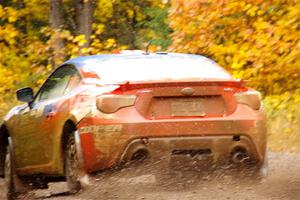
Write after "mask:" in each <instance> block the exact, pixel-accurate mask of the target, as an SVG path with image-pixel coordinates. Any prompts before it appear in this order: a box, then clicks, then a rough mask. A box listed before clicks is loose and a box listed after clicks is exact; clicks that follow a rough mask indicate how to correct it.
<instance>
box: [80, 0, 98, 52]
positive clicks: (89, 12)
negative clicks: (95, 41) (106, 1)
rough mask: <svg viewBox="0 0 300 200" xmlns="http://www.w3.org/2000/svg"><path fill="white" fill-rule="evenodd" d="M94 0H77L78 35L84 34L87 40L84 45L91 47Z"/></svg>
mask: <svg viewBox="0 0 300 200" xmlns="http://www.w3.org/2000/svg"><path fill="white" fill-rule="evenodd" d="M93 11H94V1H93V0H77V1H76V21H77V30H76V32H77V35H84V36H85V40H86V42H85V43H84V45H83V47H89V46H90V43H91V35H92V23H93Z"/></svg>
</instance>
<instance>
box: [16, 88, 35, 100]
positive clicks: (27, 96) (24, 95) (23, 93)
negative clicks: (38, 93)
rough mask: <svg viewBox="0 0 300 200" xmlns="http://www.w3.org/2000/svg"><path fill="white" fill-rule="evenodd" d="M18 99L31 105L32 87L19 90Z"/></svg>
mask: <svg viewBox="0 0 300 200" xmlns="http://www.w3.org/2000/svg"><path fill="white" fill-rule="evenodd" d="M16 93H17V99H18V100H19V101H23V102H27V103H30V102H32V101H33V90H32V89H31V88H30V87H26V88H22V89H19V90H17V92H16Z"/></svg>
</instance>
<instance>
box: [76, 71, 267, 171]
mask: <svg viewBox="0 0 300 200" xmlns="http://www.w3.org/2000/svg"><path fill="white" fill-rule="evenodd" d="M115 85H116V87H115V88H114V89H113V90H111V91H109V92H106V93H104V94H101V95H98V96H97V98H96V100H95V101H96V104H95V105H96V107H95V109H94V111H93V112H91V113H90V114H89V115H87V116H86V117H85V118H84V119H82V120H81V122H80V124H79V133H80V136H81V143H82V149H84V151H83V157H84V162H85V167H86V170H87V171H95V170H99V169H103V168H107V167H111V166H114V165H116V164H119V163H122V162H128V161H130V160H134V159H137V158H139V157H144V156H146V157H149V158H152V159H163V160H164V161H167V162H170V163H172V161H173V160H177V159H186V160H187V161H191V160H192V161H200V162H201V163H202V164H203V163H205V164H207V165H212V164H216V163H220V164H222V163H228V162H234V163H243V162H248V163H256V164H260V163H263V161H264V156H265V150H266V127H265V115H264V112H263V107H262V105H261V100H260V94H259V93H258V92H256V91H255V90H252V89H249V88H247V87H245V86H244V83H243V82H242V81H239V80H234V79H232V78H227V79H226V78H225V79H222V78H211V77H209V78H207V77H206V78H203V79H193V78H191V79H190V80H186V79H185V80H166V79H165V80H159V81H157V80H147V81H136V82H134V81H131V82H123V83H118V84H115ZM203 161H204V162H203Z"/></svg>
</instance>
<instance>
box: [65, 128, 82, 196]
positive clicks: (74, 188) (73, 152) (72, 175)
mask: <svg viewBox="0 0 300 200" xmlns="http://www.w3.org/2000/svg"><path fill="white" fill-rule="evenodd" d="M77 153H78V152H77V149H76V143H75V137H74V134H70V136H69V137H68V140H67V145H66V148H65V176H66V181H67V185H68V188H69V192H70V193H72V194H74V193H77V192H78V191H79V190H80V189H81V185H80V181H79V161H78V154H77Z"/></svg>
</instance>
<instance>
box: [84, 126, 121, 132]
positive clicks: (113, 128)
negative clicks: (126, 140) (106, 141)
mask: <svg viewBox="0 0 300 200" xmlns="http://www.w3.org/2000/svg"><path fill="white" fill-rule="evenodd" d="M121 131H122V125H97V126H86V127H82V128H80V129H79V132H80V133H94V134H110V133H117V134H119V133H121Z"/></svg>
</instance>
